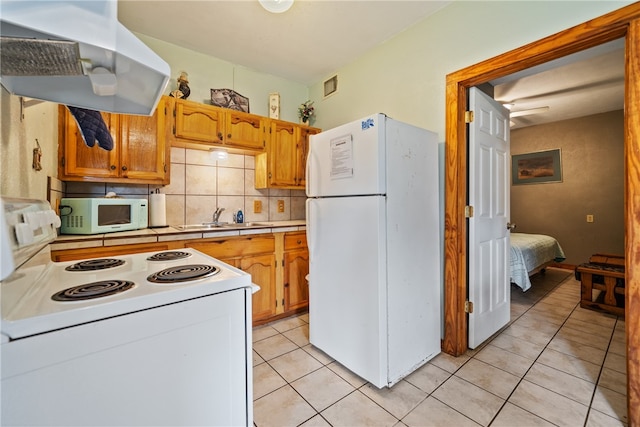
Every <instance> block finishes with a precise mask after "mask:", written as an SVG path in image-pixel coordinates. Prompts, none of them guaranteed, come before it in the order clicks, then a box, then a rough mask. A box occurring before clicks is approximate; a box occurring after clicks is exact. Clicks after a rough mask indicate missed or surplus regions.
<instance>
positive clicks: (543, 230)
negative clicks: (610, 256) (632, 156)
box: [511, 111, 624, 264]
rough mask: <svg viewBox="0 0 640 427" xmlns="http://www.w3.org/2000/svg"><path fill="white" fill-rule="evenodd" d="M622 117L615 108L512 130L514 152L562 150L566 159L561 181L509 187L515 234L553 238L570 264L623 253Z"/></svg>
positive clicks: (563, 161)
mask: <svg viewBox="0 0 640 427" xmlns="http://www.w3.org/2000/svg"><path fill="white" fill-rule="evenodd" d="M623 120H624V114H623V111H613V112H609V113H604V114H597V115H594V116H588V117H582V118H578V119H572V120H564V121H560V122H555V123H549V124H546V125H540V126H530V127H527V128H523V129H516V130H513V131H511V154H512V155H513V154H523V153H530V152H536V151H544V150H550V149H555V148H560V150H561V163H562V182H558V183H546V184H527V185H516V186H512V187H511V222H515V223H516V224H517V229H516V231H517V232H522V233H536V234H549V235H551V236H554V237H555V238H556V239H558V241H559V242H560V245H561V246H562V248H563V250H564V252H565V255H566V257H567V259H566V262H567V263H569V264H580V263H582V262H586V261H588V259H589V256H590V255H591V254H593V253H596V252H605V253H615V254H623V253H624V123H623ZM587 215H593V216H594V222H593V223H587V222H586V216H587Z"/></svg>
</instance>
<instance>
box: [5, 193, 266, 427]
mask: <svg viewBox="0 0 640 427" xmlns="http://www.w3.org/2000/svg"><path fill="white" fill-rule="evenodd" d="M0 211H1V213H0V215H1V216H2V217H3V218H2V221H0V243H2V248H3V250H2V251H1V255H2V265H1V268H0V278H3V280H2V282H0V302H1V306H2V311H1V314H2V318H1V325H0V333H1V337H2V344H1V346H0V355H1V364H2V366H1V368H2V371H1V376H2V388H1V402H2V406H1V407H0V411H1V412H0V417H1V421H2V424H3V425H20V424H21V425H26V424H28V425H96V424H100V425H195V424H200V425H251V424H252V422H253V421H252V375H251V371H252V370H251V364H250V363H249V361H250V360H251V294H252V285H251V276H249V275H248V274H246V273H244V272H242V271H241V270H238V269H236V268H234V267H232V266H229V265H227V264H224V263H222V262H220V261H218V260H216V259H214V258H211V257H209V256H207V255H205V254H203V253H201V252H198V251H196V250H194V249H189V248H186V249H180V250H175V251H164V252H150V253H141V254H133V255H122V256H114V257H106V258H96V259H86V260H79V261H70V262H52V261H51V257H50V251H49V249H48V243H49V242H50V241H52V240H53V239H55V235H56V232H55V227H56V226H57V225H59V224H58V222H57V219H56V217H55V214H52V211H50V208H49V205H48V203H47V202H39V201H32V200H29V201H26V200H19V199H6V198H4V199H3V208H2V209H1V210H0ZM7 249H10V250H7ZM9 255H11V258H12V259H9V258H8V257H9Z"/></svg>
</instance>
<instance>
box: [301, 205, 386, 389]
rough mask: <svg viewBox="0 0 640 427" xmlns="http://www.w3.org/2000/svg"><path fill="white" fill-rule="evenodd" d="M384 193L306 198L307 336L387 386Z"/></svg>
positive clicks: (345, 363) (341, 361)
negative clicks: (307, 250) (307, 258)
mask: <svg viewBox="0 0 640 427" xmlns="http://www.w3.org/2000/svg"><path fill="white" fill-rule="evenodd" d="M384 208H385V198H384V197H383V196H363V197H338V198H329V199H308V200H307V242H308V245H309V260H310V264H309V340H310V342H311V344H313V345H314V346H316V347H318V348H319V349H321V350H322V351H324V352H325V353H327V354H328V355H329V356H331V357H333V358H334V359H336V360H337V361H339V362H340V363H341V364H343V365H344V366H345V367H347V368H348V369H349V370H351V371H352V372H354V373H356V374H357V375H359V376H360V377H362V378H364V379H366V380H367V381H369V382H371V383H372V384H375V385H376V386H377V387H384V386H386V385H387V376H388V375H387V374H388V373H387V368H388V363H387V324H386V318H387V316H386V305H387V301H386V295H387V292H386V276H387V272H386V268H387V267H386V258H385V254H386V239H385V237H384V236H385V222H386V221H385V209H384Z"/></svg>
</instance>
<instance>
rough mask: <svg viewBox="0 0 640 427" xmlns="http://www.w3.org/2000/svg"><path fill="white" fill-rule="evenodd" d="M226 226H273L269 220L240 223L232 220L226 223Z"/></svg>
mask: <svg viewBox="0 0 640 427" xmlns="http://www.w3.org/2000/svg"><path fill="white" fill-rule="evenodd" d="M224 227H226V228H251V227H256V228H257V227H271V223H268V222H242V223H240V224H238V223H234V222H230V223H228V224H225V225H224Z"/></svg>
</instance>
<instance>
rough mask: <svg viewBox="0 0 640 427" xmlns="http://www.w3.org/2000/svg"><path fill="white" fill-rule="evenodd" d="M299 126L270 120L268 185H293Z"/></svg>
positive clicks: (294, 181)
mask: <svg viewBox="0 0 640 427" xmlns="http://www.w3.org/2000/svg"><path fill="white" fill-rule="evenodd" d="M299 135H300V128H299V127H298V126H296V125H295V124H293V123H287V122H282V121H278V120H272V121H271V143H270V145H269V159H268V162H269V176H268V180H269V186H272V187H294V186H296V185H297V182H296V178H297V177H296V162H297V159H298V152H297V147H298V142H299Z"/></svg>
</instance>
